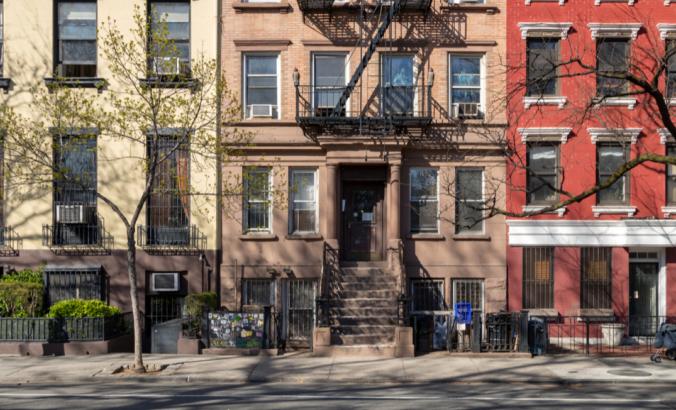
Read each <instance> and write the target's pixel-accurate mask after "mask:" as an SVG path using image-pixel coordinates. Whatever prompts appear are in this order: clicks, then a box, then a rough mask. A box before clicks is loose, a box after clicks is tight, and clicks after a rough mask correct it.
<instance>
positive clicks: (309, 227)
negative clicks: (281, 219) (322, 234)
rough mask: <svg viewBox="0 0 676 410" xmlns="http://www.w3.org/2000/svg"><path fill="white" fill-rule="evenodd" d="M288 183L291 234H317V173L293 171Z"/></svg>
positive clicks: (314, 171)
mask: <svg viewBox="0 0 676 410" xmlns="http://www.w3.org/2000/svg"><path fill="white" fill-rule="evenodd" d="M290 183H291V185H290V187H289V190H290V192H289V194H290V195H289V197H290V198H291V227H290V231H291V233H312V232H317V220H318V216H317V171H316V170H314V169H293V170H291V180H290Z"/></svg>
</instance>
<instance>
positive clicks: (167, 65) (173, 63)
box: [153, 57, 181, 75]
mask: <svg viewBox="0 0 676 410" xmlns="http://www.w3.org/2000/svg"><path fill="white" fill-rule="evenodd" d="M153 71H154V72H155V74H157V75H179V74H180V73H181V60H179V58H178V57H155V58H153Z"/></svg>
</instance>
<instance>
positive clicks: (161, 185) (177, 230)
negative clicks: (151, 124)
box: [147, 131, 190, 246]
mask: <svg viewBox="0 0 676 410" xmlns="http://www.w3.org/2000/svg"><path fill="white" fill-rule="evenodd" d="M148 145H149V150H148V157H149V158H153V156H154V155H157V160H158V161H159V162H158V164H157V170H156V172H155V180H154V182H153V186H152V188H151V192H150V196H149V197H148V204H147V215H148V228H147V229H148V232H147V235H148V238H147V241H148V242H147V243H148V245H174V246H179V245H188V244H189V243H190V228H189V224H190V152H189V147H188V142H187V137H186V136H185V135H184V134H183V133H181V132H178V131H177V133H176V135H161V136H159V138H157V147H155V146H154V144H153V142H152V141H150V142H149V144H148ZM155 149H157V152H155Z"/></svg>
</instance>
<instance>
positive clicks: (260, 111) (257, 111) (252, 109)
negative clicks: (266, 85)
mask: <svg viewBox="0 0 676 410" xmlns="http://www.w3.org/2000/svg"><path fill="white" fill-rule="evenodd" d="M273 108H274V105H272V104H251V105H249V118H272V113H273Z"/></svg>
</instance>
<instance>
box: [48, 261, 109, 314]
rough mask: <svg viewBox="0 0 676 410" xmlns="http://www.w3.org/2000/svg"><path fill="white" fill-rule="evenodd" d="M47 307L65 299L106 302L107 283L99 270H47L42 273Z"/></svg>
mask: <svg viewBox="0 0 676 410" xmlns="http://www.w3.org/2000/svg"><path fill="white" fill-rule="evenodd" d="M44 281H45V294H46V297H47V305H48V306H50V305H52V304H54V303H56V302H58V301H61V300H67V299H98V300H103V301H107V300H108V294H107V293H108V292H107V281H106V276H105V274H104V272H103V271H102V270H101V268H85V269H77V268H68V269H47V270H45V273H44Z"/></svg>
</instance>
